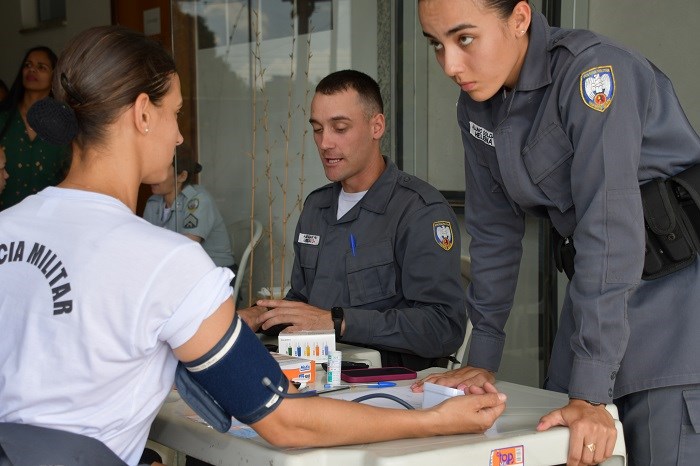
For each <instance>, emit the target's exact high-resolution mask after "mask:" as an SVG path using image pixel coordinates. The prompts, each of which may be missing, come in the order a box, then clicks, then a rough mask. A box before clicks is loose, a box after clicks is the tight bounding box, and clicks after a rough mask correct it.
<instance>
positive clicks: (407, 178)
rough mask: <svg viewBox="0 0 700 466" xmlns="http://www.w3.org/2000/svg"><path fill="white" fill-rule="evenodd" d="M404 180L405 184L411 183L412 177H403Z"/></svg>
mask: <svg viewBox="0 0 700 466" xmlns="http://www.w3.org/2000/svg"><path fill="white" fill-rule="evenodd" d="M403 180H404V181H405V182H409V181H411V177H410V176H404V177H403Z"/></svg>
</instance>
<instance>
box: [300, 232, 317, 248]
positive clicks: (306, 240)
mask: <svg viewBox="0 0 700 466" xmlns="http://www.w3.org/2000/svg"><path fill="white" fill-rule="evenodd" d="M297 241H298V242H299V243H301V244H311V245H312V246H318V243H319V242H320V241H321V237H320V236H318V235H310V234H308V233H299V238H298V239H297Z"/></svg>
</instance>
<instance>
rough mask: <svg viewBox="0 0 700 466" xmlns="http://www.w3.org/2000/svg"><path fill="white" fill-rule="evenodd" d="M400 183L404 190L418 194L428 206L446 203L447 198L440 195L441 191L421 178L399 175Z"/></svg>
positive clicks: (404, 174)
mask: <svg viewBox="0 0 700 466" xmlns="http://www.w3.org/2000/svg"><path fill="white" fill-rule="evenodd" d="M398 183H399V184H400V185H401V186H403V187H404V188H406V189H410V190H411V191H413V192H415V193H417V194H418V195H419V196H420V197H421V199H423V202H425V203H426V205H429V204H437V203H441V202H445V198H444V197H443V195H442V194H440V191H438V190H437V189H435V187H434V186H432V185H431V184H429V183H426V182H425V181H423V180H421V179H420V178H417V177H415V176H412V175H409V174H407V173H401V174H399V178H398Z"/></svg>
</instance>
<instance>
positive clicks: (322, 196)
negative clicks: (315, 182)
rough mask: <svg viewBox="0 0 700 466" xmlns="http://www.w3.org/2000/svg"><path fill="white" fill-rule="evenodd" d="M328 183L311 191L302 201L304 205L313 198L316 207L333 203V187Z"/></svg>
mask: <svg viewBox="0 0 700 466" xmlns="http://www.w3.org/2000/svg"><path fill="white" fill-rule="evenodd" d="M334 184H335V183H328V184H325V185H323V186H320V187H318V188H316V189H314V190H313V191H311V192H310V193H309V194H308V195H307V196H306V199H305V200H304V205H306V203H307V202H309V199H311V198H312V197H313V198H314V202H315V203H316V204H318V205H330V204H332V203H333V185H334Z"/></svg>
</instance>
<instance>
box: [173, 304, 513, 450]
mask: <svg viewBox="0 0 700 466" xmlns="http://www.w3.org/2000/svg"><path fill="white" fill-rule="evenodd" d="M233 317H234V306H233V301H232V299H230V298H229V299H227V300H226V301H225V302H224V303H223V304H222V305H221V306H220V307H219V309H217V311H216V312H214V314H212V315H211V316H210V317H208V318H207V319H206V320H204V322H202V325H201V326H200V327H199V330H198V331H197V333H196V334H195V335H194V336H193V337H192V338H191V339H190V340H188V341H187V342H186V343H185V344H184V345H182V346H180V347H178V348H176V349H175V350H174V352H175V355H176V356H177V357H178V358H179V359H180V360H182V361H185V362H188V361H192V360H194V359H196V358H198V357H200V356H202V355H204V354H205V353H206V352H207V351H209V350H210V349H211V348H212V347H213V346H214V345H215V344H216V343H217V342H218V341H219V340H220V339H221V338H222V337H223V335H224V334H225V332H226V329H228V328H229V326H230V324H231V322H232V320H233ZM292 390H293V389H290V391H292ZM485 390H486V391H487V393H485V394H482V395H467V396H460V397H455V398H452V399H450V400H448V401H446V402H445V403H442V404H440V405H438V406H436V407H434V408H431V409H428V410H416V411H406V410H401V409H386V408H377V407H373V406H367V405H362V404H357V403H352V402H349V401H341V400H332V399H326V398H320V397H312V398H301V399H300V398H297V399H290V398H287V399H284V400H283V401H282V403H281V404H280V406H279V407H278V408H277V409H275V410H274V411H272V412H271V413H270V414H269V415H267V416H266V417H264V418H263V419H262V420H260V421H258V422H256V423H254V424H252V426H251V427H253V429H255V430H256V432H258V433H259V434H260V436H262V437H263V438H264V439H266V440H267V441H269V442H270V443H272V444H273V445H277V446H284V447H302V446H306V447H309V446H328V445H347V444H356V443H368V442H378V441H384V440H392V439H398V438H415V437H428V436H433V435H451V434H458V433H477V432H484V431H485V430H486V429H488V428H489V427H490V426H491V425H493V422H494V421H495V420H496V418H497V417H498V416H499V415H500V414H501V413H502V412H503V410H504V409H505V395H504V394H501V393H498V392H497V391H496V389H495V387H493V386H492V385H490V384H486V385H485ZM319 412H323V413H325V415H324V416H318V415H317V413H319ZM338 419H343V422H342V423H340V422H338Z"/></svg>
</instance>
